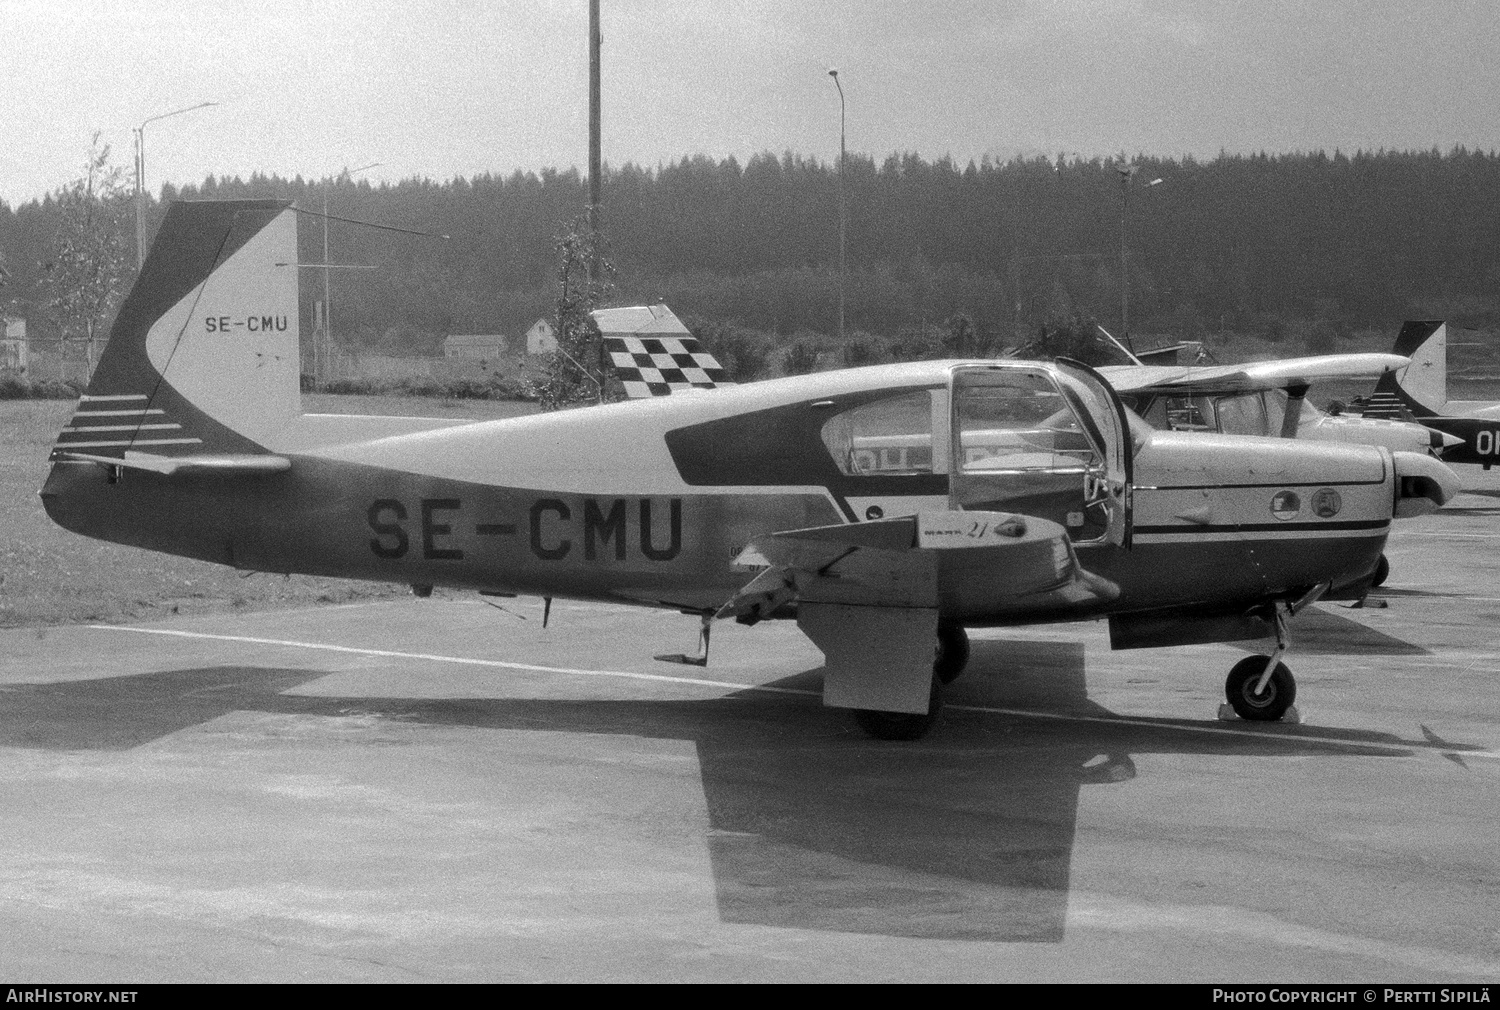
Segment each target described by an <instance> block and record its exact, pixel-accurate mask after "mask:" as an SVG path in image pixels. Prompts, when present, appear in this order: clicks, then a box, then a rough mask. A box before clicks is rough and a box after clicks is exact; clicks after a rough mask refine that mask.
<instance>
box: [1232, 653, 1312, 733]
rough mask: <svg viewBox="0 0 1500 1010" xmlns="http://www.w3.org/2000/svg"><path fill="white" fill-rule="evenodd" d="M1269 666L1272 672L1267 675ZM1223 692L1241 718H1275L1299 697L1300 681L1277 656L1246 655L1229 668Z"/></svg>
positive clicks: (1262, 720) (1271, 719) (1270, 720)
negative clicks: (1232, 667) (1298, 682)
mask: <svg viewBox="0 0 1500 1010" xmlns="http://www.w3.org/2000/svg"><path fill="white" fill-rule="evenodd" d="M1268 666H1269V667H1270V671H1269V673H1270V676H1266V674H1267V669H1266V668H1267V667H1268ZM1224 696H1225V698H1226V699H1227V700H1228V701H1229V707H1230V708H1232V709H1234V714H1235V715H1237V716H1239V717H1240V718H1241V719H1247V720H1250V721H1252V722H1275V721H1277V720H1278V719H1280V718H1281V717H1282V716H1284V715H1286V711H1287V709H1289V708H1291V707H1292V703H1293V702H1295V701H1296V700H1297V681H1296V680H1295V679H1293V677H1292V671H1291V670H1288V669H1287V668H1286V664H1285V663H1282V662H1278V661H1277V659H1276V658H1275V657H1274V656H1246V657H1245V658H1244V659H1242V660H1240V661H1239V662H1238V663H1236V664H1234V669H1232V670H1230V671H1229V678H1228V679H1227V680H1225V681H1224Z"/></svg>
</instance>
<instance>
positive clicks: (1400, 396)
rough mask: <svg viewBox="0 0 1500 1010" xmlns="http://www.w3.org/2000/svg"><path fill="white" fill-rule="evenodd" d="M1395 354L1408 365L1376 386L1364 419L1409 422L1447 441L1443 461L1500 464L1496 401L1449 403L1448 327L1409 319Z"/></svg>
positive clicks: (1499, 412)
mask: <svg viewBox="0 0 1500 1010" xmlns="http://www.w3.org/2000/svg"><path fill="white" fill-rule="evenodd" d="M1395 350H1396V353H1397V354H1405V355H1409V356H1410V358H1411V364H1410V365H1408V366H1406V367H1405V368H1402V369H1399V370H1397V371H1396V372H1393V373H1391V374H1389V375H1383V376H1381V378H1380V381H1379V382H1377V383H1376V384H1375V392H1374V393H1373V394H1372V395H1371V396H1370V401H1369V405H1368V406H1367V407H1366V408H1365V411H1364V417H1366V418H1412V419H1415V420H1416V421H1417V422H1418V423H1419V424H1424V425H1426V426H1427V427H1429V428H1432V429H1434V430H1435V431H1438V432H1441V433H1442V434H1443V435H1444V436H1445V437H1446V438H1447V439H1448V442H1447V444H1446V446H1445V448H1444V449H1443V450H1442V452H1441V453H1439V456H1440V457H1441V459H1442V460H1443V462H1445V463H1480V464H1483V466H1484V468H1485V469H1486V470H1488V469H1489V468H1490V467H1491V466H1493V465H1494V464H1496V463H1500V403H1482V402H1477V401H1473V400H1449V399H1448V325H1447V323H1445V322H1443V321H1442V320H1440V319H1431V320H1420V319H1410V320H1407V321H1406V322H1405V323H1403V324H1402V326H1401V332H1400V333H1399V334H1397V335H1396V347H1395Z"/></svg>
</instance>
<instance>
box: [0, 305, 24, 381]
mask: <svg viewBox="0 0 1500 1010" xmlns="http://www.w3.org/2000/svg"><path fill="white" fill-rule="evenodd" d="M0 318H3V319H4V322H5V336H4V338H3V339H0V368H16V369H23V370H24V369H25V368H26V364H27V355H26V348H27V343H26V320H24V319H18V318H16V317H15V316H4V317H0Z"/></svg>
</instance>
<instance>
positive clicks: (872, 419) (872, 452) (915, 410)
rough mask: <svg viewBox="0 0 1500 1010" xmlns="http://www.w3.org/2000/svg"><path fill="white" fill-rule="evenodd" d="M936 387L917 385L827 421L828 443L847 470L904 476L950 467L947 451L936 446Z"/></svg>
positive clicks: (853, 473)
mask: <svg viewBox="0 0 1500 1010" xmlns="http://www.w3.org/2000/svg"><path fill="white" fill-rule="evenodd" d="M933 411H934V396H933V391H932V390H926V389H922V390H917V391H916V392H912V393H902V394H900V395H897V396H891V397H887V398H886V399H883V400H876V401H874V402H873V403H863V404H860V405H859V406H857V407H850V408H849V409H847V410H844V411H842V412H840V413H839V414H836V415H834V416H833V417H831V418H829V419H828V421H827V422H826V423H825V424H824V425H823V429H822V436H823V444H824V445H825V446H827V447H828V452H829V454H830V455H831V456H832V457H833V461H834V463H835V464H837V465H838V468H839V470H840V471H841V472H842V473H845V474H848V475H851V476H882V477H899V476H913V475H919V474H933V473H946V472H947V460H946V458H945V457H946V453H944V452H943V451H942V447H941V446H939V447H938V451H937V452H934V451H933V439H932V432H933V427H934V426H933Z"/></svg>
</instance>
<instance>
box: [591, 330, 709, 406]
mask: <svg viewBox="0 0 1500 1010" xmlns="http://www.w3.org/2000/svg"><path fill="white" fill-rule="evenodd" d="M604 353H606V354H608V355H609V359H610V362H611V363H612V364H613V365H614V370H615V374H616V375H618V376H619V377H620V382H621V383H622V384H623V385H624V387H625V395H626V396H629V397H630V398H631V399H635V398H637V397H644V396H667V395H669V394H671V393H673V392H675V391H678V390H683V389H713V388H715V387H716V386H732V385H734V383H732V382H730V381H728V379H727V377H726V376H725V373H724V369H723V368H722V367H721V366H720V365H719V363H718V361H716V360H715V359H714V356H713V355H712V354H709V353H708V352H707V351H705V350H702V349H701V348H700V347H699V344H698V339H697V338H696V337H605V338H604Z"/></svg>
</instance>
